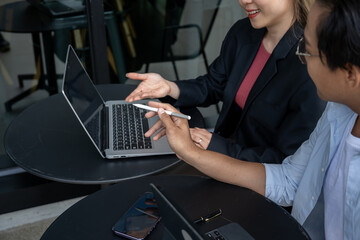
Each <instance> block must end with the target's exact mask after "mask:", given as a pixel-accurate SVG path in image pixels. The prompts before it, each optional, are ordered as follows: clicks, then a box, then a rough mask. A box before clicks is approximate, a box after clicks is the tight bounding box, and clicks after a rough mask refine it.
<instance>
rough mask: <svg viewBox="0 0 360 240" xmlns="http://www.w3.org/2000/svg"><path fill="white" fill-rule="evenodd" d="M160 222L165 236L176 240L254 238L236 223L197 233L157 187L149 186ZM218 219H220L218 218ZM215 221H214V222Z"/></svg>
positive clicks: (192, 225)
mask: <svg viewBox="0 0 360 240" xmlns="http://www.w3.org/2000/svg"><path fill="white" fill-rule="evenodd" d="M150 186H151V189H152V192H153V193H154V196H155V200H156V203H157V205H158V207H159V211H160V215H161V218H162V221H164V224H165V226H166V228H167V232H166V234H167V236H168V238H170V239H176V240H205V239H208V240H242V239H244V240H254V238H253V237H252V236H251V235H250V234H249V233H248V232H247V231H246V230H245V229H244V228H243V227H242V226H241V225H240V224H238V223H235V222H228V221H227V222H226V223H224V222H225V221H222V222H223V223H224V225H222V226H220V227H216V228H214V229H212V230H210V231H207V232H206V233H201V232H199V231H197V230H196V229H195V227H194V224H193V223H190V222H189V221H188V220H187V219H186V218H185V216H184V215H183V214H181V213H180V211H179V210H178V209H177V208H176V207H175V206H174V205H173V204H172V203H171V202H170V201H169V199H167V198H166V196H165V195H164V193H162V192H161V191H160V190H159V188H158V187H156V186H155V185H154V184H152V183H151V184H150ZM218 218H221V216H220V217H218ZM214 221H215V220H214Z"/></svg>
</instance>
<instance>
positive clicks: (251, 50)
mask: <svg viewBox="0 0 360 240" xmlns="http://www.w3.org/2000/svg"><path fill="white" fill-rule="evenodd" d="M264 34H265V29H261V30H254V32H252V33H251V41H250V42H249V43H248V44H244V45H243V46H242V47H241V49H240V51H239V52H238V53H237V55H236V61H235V64H234V67H233V70H232V71H231V73H230V75H229V76H228V79H229V80H228V84H227V86H226V89H225V92H224V96H225V97H224V104H223V108H222V110H221V112H222V113H221V114H220V116H219V119H218V121H217V125H216V127H215V129H217V128H218V127H220V126H221V125H222V123H223V122H224V121H225V118H226V117H227V116H228V115H229V111H230V108H231V106H232V103H233V101H234V99H235V95H236V93H237V91H238V89H239V87H240V84H241V83H242V81H243V80H244V77H245V75H246V73H247V72H248V70H249V68H250V66H251V64H252V62H253V60H254V58H255V56H256V53H257V51H258V49H259V47H260V43H261V41H262V38H263V36H264ZM239 37H241V36H239Z"/></svg>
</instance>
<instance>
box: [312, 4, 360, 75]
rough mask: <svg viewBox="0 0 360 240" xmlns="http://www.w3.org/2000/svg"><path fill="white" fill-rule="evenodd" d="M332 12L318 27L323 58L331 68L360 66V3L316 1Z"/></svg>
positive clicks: (320, 53)
mask: <svg viewBox="0 0 360 240" xmlns="http://www.w3.org/2000/svg"><path fill="white" fill-rule="evenodd" d="M316 2H317V3H319V4H320V5H321V6H324V7H325V8H327V10H328V11H325V13H324V14H323V15H322V16H320V18H319V19H320V20H319V23H318V26H317V37H318V49H319V55H320V58H321V57H322V55H325V57H326V63H327V65H328V66H329V68H330V69H332V70H334V69H336V68H344V69H346V64H352V65H355V66H357V67H360V1H359V0H316Z"/></svg>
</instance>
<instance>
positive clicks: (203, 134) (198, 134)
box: [190, 128, 212, 149]
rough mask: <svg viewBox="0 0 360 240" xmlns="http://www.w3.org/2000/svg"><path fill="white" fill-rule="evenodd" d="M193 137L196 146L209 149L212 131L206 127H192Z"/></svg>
mask: <svg viewBox="0 0 360 240" xmlns="http://www.w3.org/2000/svg"><path fill="white" fill-rule="evenodd" d="M190 134H191V139H192V140H193V141H194V142H195V143H196V146H198V147H200V148H202V149H207V148H208V146H209V143H210V141H211V137H212V133H210V132H208V130H206V129H204V128H190Z"/></svg>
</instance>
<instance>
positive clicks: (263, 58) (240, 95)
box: [235, 43, 271, 109]
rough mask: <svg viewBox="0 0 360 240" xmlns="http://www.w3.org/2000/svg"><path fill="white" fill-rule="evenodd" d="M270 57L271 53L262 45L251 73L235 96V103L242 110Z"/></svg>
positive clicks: (251, 67)
mask: <svg viewBox="0 0 360 240" xmlns="http://www.w3.org/2000/svg"><path fill="white" fill-rule="evenodd" d="M270 55H271V53H268V52H267V51H266V49H265V47H264V45H263V44H262V43H261V45H260V48H259V50H258V52H257V54H256V56H255V59H254V61H253V63H252V64H251V66H250V69H249V71H248V72H247V74H246V75H245V78H244V80H243V81H242V83H241V85H240V87H239V90H238V91H237V93H236V96H235V102H236V103H237V104H238V105H239V106H240V107H241V109H244V106H245V102H246V99H247V97H248V96H249V93H250V90H251V88H252V87H253V85H254V83H255V81H256V79H257V78H258V77H259V75H260V73H261V71H262V69H263V68H264V66H265V64H266V62H267V60H268V59H269V57H270Z"/></svg>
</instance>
